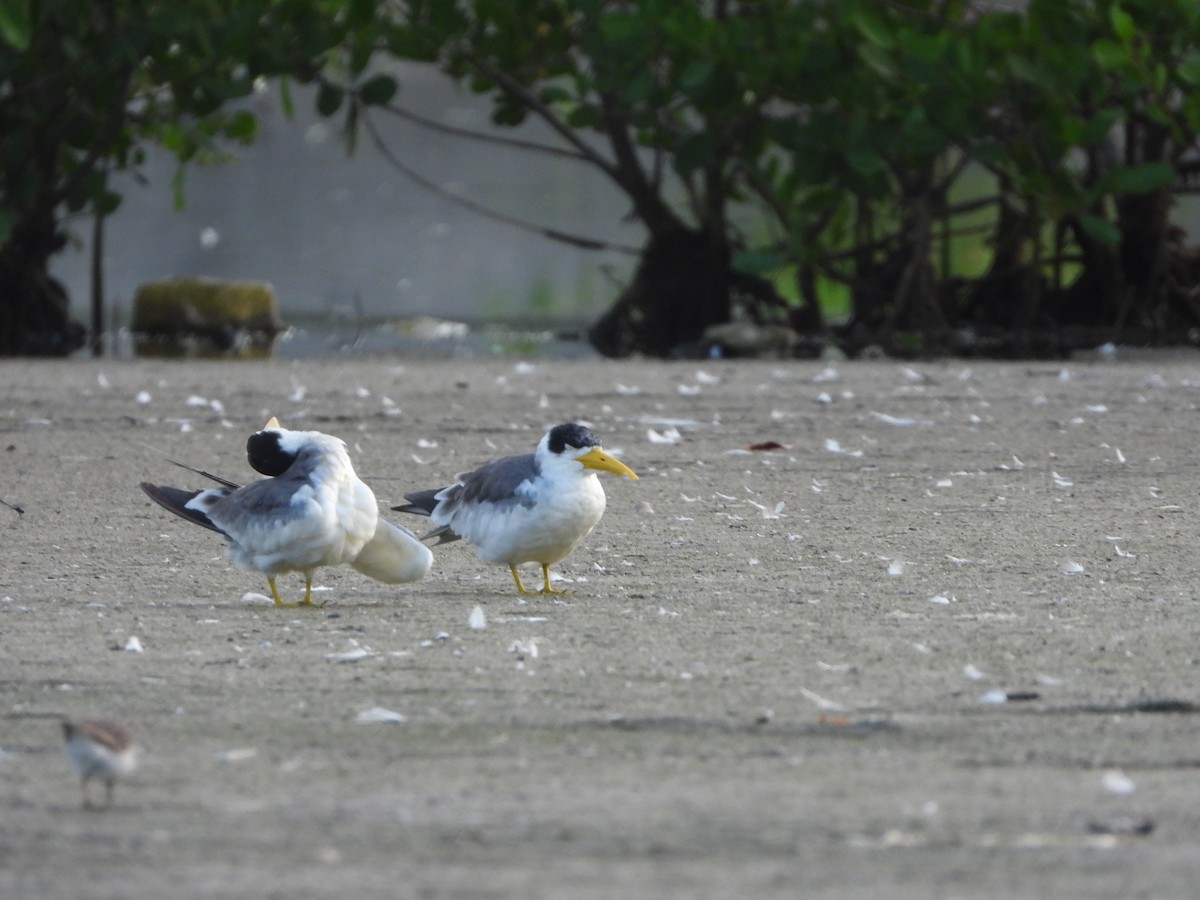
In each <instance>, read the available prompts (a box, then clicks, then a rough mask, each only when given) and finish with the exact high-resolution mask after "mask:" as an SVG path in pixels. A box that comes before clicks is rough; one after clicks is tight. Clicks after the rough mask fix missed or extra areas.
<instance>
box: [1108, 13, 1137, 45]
mask: <svg viewBox="0 0 1200 900" xmlns="http://www.w3.org/2000/svg"><path fill="white" fill-rule="evenodd" d="M1108 20H1109V22H1111V23H1112V29H1113V33H1114V34H1116V36H1117V37H1118V38H1120V39H1121V42H1122V43H1124V44H1128V43H1129V42H1130V41H1132V40H1133V34H1134V31H1135V29H1134V25H1133V16H1131V15H1130V14H1129V13H1127V12H1125V10H1123V9H1121V7H1119V6H1116V5H1114V6H1113V7H1112V8H1111V9H1110V10H1109V11H1108Z"/></svg>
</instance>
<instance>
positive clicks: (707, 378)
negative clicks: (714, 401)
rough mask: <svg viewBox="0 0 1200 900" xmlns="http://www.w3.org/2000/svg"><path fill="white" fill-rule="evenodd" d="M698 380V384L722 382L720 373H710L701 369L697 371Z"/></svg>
mask: <svg viewBox="0 0 1200 900" xmlns="http://www.w3.org/2000/svg"><path fill="white" fill-rule="evenodd" d="M696 382H697V383H698V384H720V383H721V377H720V376H719V375H709V374H708V373H707V372H705V371H704V370H703V369H701V370H699V371H697V372H696Z"/></svg>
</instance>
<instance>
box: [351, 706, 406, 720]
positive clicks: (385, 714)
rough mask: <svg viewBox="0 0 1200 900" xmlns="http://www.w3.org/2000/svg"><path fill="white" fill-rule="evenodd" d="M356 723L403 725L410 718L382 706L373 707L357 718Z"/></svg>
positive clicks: (355, 718)
mask: <svg viewBox="0 0 1200 900" xmlns="http://www.w3.org/2000/svg"><path fill="white" fill-rule="evenodd" d="M354 721H355V722H356V723H358V724H359V725H403V724H404V723H405V722H407V721H408V716H405V715H402V714H400V713H398V712H393V711H392V710H390V709H384V708H383V707H382V706H372V707H371V708H370V709H364V710H363V711H362V712H360V713H359V714H358V715H357V716H355V717H354Z"/></svg>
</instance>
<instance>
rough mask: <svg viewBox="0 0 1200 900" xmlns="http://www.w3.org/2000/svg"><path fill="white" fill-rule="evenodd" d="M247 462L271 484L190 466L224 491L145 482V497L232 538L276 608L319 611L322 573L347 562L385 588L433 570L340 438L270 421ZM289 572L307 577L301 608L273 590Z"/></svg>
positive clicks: (233, 554)
mask: <svg viewBox="0 0 1200 900" xmlns="http://www.w3.org/2000/svg"><path fill="white" fill-rule="evenodd" d="M246 456H247V458H248V460H249V462H250V465H251V467H252V468H253V469H254V470H255V471H257V472H259V473H261V474H263V475H266V476H268V477H267V478H263V479H261V480H260V481H255V482H252V483H251V484H248V485H246V486H244V487H240V486H238V485H237V484H235V483H234V482H231V481H226V480H225V479H223V478H218V477H217V476H214V475H209V474H208V473H207V472H201V471H200V470H198V469H192V471H194V472H196V473H197V474H200V475H204V476H206V477H208V478H211V479H213V480H214V481H216V482H218V483H219V484H220V485H221V486H220V487H215V488H209V489H208V490H203V491H188V490H182V489H180V488H173V487H160V486H158V485H153V484H148V483H146V482H142V490H144V491H145V492H146V493H147V494H148V495H149V496H150V498H151V499H153V500H154V501H155V502H157V503H159V504H160V505H162V506H163V507H165V508H166V509H169V510H170V511H171V512H173V513H175V515H177V516H180V517H182V518H184V519H187V520H188V521H190V522H194V523H195V524H197V525H202V526H203V527H205V528H210V529H212V530H213V531H216V532H218V533H219V534H222V535H224V536H225V538H226V540H227V541H228V542H229V546H228V548H227V551H228V554H229V558H230V559H232V560H233V562H234V563H235V564H236V565H238V566H239V567H240V568H242V569H246V570H247V571H253V572H261V573H262V574H264V575H266V576H267V583H268V584H269V585H270V586H271V596H272V598H273V599H274V600H275V605H276V606H312V605H313V602H312V580H313V572H314V571H315V570H316V569H317V567H318V566H335V565H340V564H342V563H348V564H349V565H350V566H352V567H353V568H354V569H356V570H358V571H359V572H362V573H363V574H364V575H367V576H368V577H370V578H374V579H375V580H377V581H382V582H385V583H387V584H401V583H404V582H409V581H418V580H420V579H421V578H424V577H425V575H426V574H427V573H428V572H429V567H430V565H432V563H433V554H432V553H431V552H430V551H429V548H428V547H426V546H424V545H423V544H422V543H421V542H420V541H418V540H417V538H416V536H414V535H413V533H412V532H410V531H409V530H408V529H407V528H402V527H400V526H399V525H394V524H392V523H391V522H389V521H387V520H386V519H382V518H380V516H379V507H378V505H377V504H376V501H375V495H374V493H372V492H371V489H370V488H369V487H367V485H366V484H364V483H363V482H362V481H360V480H359V478H358V476H357V475H355V474H354V467H353V466H352V465H351V463H350V457H349V455H348V454H347V453H346V444H345V442H344V441H342V440H341V439H340V438H336V437H333V436H332V435H328V434H322V433H321V432H319V431H289V430H288V429H286V428H282V427H280V425H279V422H278V421H277V420H276V419H274V418H272V419H271V421H269V422H268V423H267V424H266V426H265V427H264V428H263V429H262V430H261V431H257V432H255V433H254V434H252V435H251V436H250V438H249V439H248V440H247V441H246ZM184 468H187V469H191V467H190V466H184ZM281 572H302V573H304V600H303V601H301V602H300V603H284V602H283V600H282V599H281V598H280V596H279V589H278V588H277V587H276V586H275V576H276V575H278V574H280V573H281Z"/></svg>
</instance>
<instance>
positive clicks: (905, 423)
mask: <svg viewBox="0 0 1200 900" xmlns="http://www.w3.org/2000/svg"><path fill="white" fill-rule="evenodd" d="M871 415H872V416H873V417H874V418H875V419H877V420H879V421H880V422H882V423H883V424H884V425H894V426H896V427H897V428H912V427H914V426H916V425H933V424H935V423H934V421H933V420H932V419H911V418H908V417H905V416H889V415H888V414H887V413H881V412H876V411H875V410H871Z"/></svg>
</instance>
